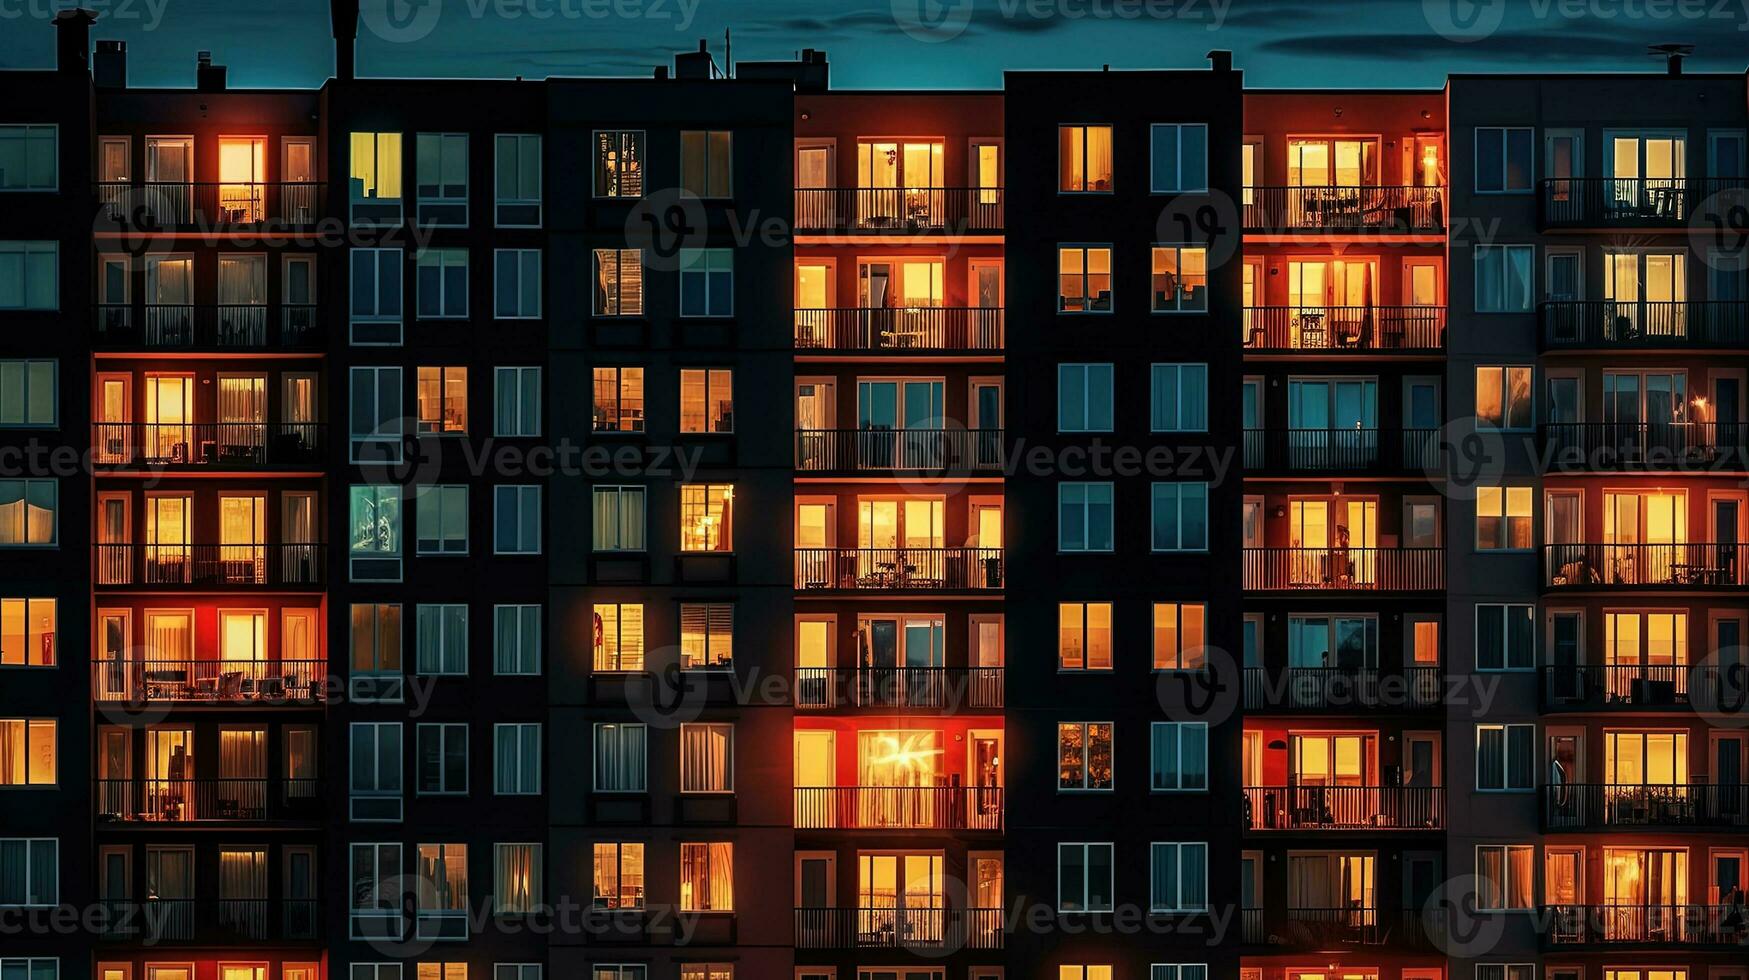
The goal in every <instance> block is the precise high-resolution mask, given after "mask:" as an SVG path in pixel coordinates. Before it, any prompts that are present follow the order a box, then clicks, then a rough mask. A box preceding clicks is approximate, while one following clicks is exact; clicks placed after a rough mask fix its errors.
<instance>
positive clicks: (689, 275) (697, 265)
mask: <svg viewBox="0 0 1749 980" xmlns="http://www.w3.org/2000/svg"><path fill="white" fill-rule="evenodd" d="M734 312H735V253H734V251H733V250H731V249H726V248H683V249H681V250H680V315H681V316H732V315H733V314H734Z"/></svg>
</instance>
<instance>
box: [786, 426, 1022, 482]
mask: <svg viewBox="0 0 1749 980" xmlns="http://www.w3.org/2000/svg"><path fill="white" fill-rule="evenodd" d="M796 469H797V470H798V471H799V472H803V473H878V474H896V473H913V474H939V475H947V474H955V473H973V472H1000V471H1001V469H1002V430H1001V429H800V430H797V432H796Z"/></svg>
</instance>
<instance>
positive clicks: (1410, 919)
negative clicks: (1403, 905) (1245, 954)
mask: <svg viewBox="0 0 1749 980" xmlns="http://www.w3.org/2000/svg"><path fill="white" fill-rule="evenodd" d="M1239 929H1240V940H1241V941H1242V942H1243V943H1244V944H1245V945H1247V946H1267V947H1275V948H1280V949H1287V950H1304V951H1315V950H1327V949H1330V948H1332V947H1343V946H1391V947H1394V948H1398V949H1405V950H1414V951H1418V952H1422V951H1433V952H1439V951H1443V950H1442V944H1441V940H1442V939H1443V937H1444V934H1445V917H1444V916H1443V915H1440V914H1438V912H1437V911H1436V910H1430V909H1403V910H1396V911H1387V910H1382V909H1377V908H1365V907H1360V906H1348V907H1345V908H1286V909H1276V908H1268V909H1263V908H1246V909H1240V910H1239Z"/></svg>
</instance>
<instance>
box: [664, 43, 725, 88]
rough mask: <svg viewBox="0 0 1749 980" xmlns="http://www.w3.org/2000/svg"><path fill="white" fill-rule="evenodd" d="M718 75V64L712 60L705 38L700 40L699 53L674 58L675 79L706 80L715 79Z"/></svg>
mask: <svg viewBox="0 0 1749 980" xmlns="http://www.w3.org/2000/svg"><path fill="white" fill-rule="evenodd" d="M716 74H717V64H716V62H715V61H713V60H711V49H710V45H709V44H708V43H707V42H706V41H705V40H704V38H699V40H698V50H697V51H688V52H685V53H684V54H677V55H675V56H674V77H675V78H680V79H699V80H706V79H711V78H715V77H716Z"/></svg>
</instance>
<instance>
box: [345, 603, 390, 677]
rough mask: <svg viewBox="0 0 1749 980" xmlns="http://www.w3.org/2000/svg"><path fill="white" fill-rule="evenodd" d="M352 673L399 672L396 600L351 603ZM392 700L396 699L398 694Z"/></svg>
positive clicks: (385, 675) (377, 674) (381, 674)
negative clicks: (389, 601) (394, 601)
mask: <svg viewBox="0 0 1749 980" xmlns="http://www.w3.org/2000/svg"><path fill="white" fill-rule="evenodd" d="M351 620H352V650H351V659H352V675H353V676H354V677H360V676H364V677H372V676H380V677H396V676H398V675H399V674H400V673H401V607H400V605H399V604H397V603H383V602H374V603H367V602H355V603H353V604H352V615H351ZM393 700H399V697H398V696H397V697H396V698H394V699H393Z"/></svg>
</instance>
